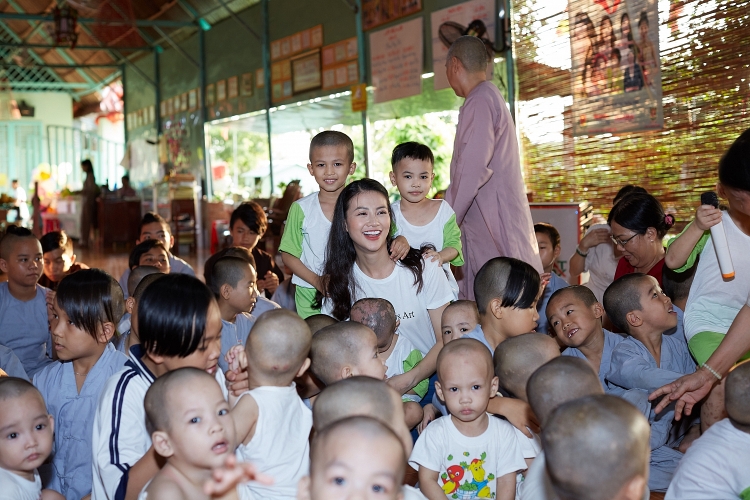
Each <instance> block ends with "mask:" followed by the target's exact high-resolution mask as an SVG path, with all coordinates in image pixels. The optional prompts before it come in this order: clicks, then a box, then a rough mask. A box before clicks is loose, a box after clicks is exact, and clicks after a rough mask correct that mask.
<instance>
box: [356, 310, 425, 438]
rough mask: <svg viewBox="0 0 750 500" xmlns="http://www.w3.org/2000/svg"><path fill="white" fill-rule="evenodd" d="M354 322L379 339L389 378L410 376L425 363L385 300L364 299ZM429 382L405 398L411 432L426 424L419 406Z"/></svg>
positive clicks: (411, 391)
mask: <svg viewBox="0 0 750 500" xmlns="http://www.w3.org/2000/svg"><path fill="white" fill-rule="evenodd" d="M350 318H351V321H356V322H357V323H362V324H363V325H365V326H367V327H369V328H370V329H371V330H372V331H374V332H375V335H376V336H377V338H378V357H380V358H381V359H383V360H384V361H383V362H384V363H385V368H386V372H385V376H386V378H391V377H393V376H396V375H401V374H402V373H406V372H408V371H409V370H411V369H412V368H414V367H415V366H416V365H417V364H418V363H419V362H420V361H422V358H423V356H422V353H421V352H420V351H419V349H417V348H416V347H415V346H414V344H412V343H411V341H410V340H409V339H407V338H406V337H405V336H403V335H399V334H398V333H396V331H397V328H398V321H397V319H396V311H395V310H394V309H393V305H392V304H391V303H390V302H389V301H387V300H385V299H377V298H366V299H360V300H358V301H357V302H355V303H354V304H353V305H352V310H351V313H350ZM429 384H430V381H429V380H426V379H425V380H422V381H421V382H420V383H419V384H417V386H416V387H414V388H413V389H411V390H409V391H407V392H406V394H404V396H403V400H404V413H405V414H406V423H407V425H408V426H409V428H410V429H411V428H414V427H415V426H416V425H417V424H418V423H419V422H421V421H422V416H423V413H422V407H421V406H420V405H419V402H420V401H421V400H422V398H423V397H424V396H425V394H427V390H428V389H429Z"/></svg>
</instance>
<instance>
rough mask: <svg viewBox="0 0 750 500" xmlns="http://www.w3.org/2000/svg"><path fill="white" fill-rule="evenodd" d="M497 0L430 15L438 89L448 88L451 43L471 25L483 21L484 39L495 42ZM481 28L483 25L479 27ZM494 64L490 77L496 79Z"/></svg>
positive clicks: (474, 2)
mask: <svg viewBox="0 0 750 500" xmlns="http://www.w3.org/2000/svg"><path fill="white" fill-rule="evenodd" d="M496 17H497V16H496V15H495V0H471V1H469V2H464V3H460V4H458V5H454V6H452V7H448V8H446V9H441V10H436V11H435V12H433V13H432V15H431V16H430V22H431V24H432V26H431V34H432V71H433V72H434V73H435V77H434V79H433V84H434V86H435V90H440V89H447V88H448V87H449V85H448V78H447V77H446V76H445V58H446V56H447V55H448V49H449V48H450V46H451V44H452V43H453V42H454V41H455V40H456V39H457V38H458V37H460V36H462V35H463V34H464V33H466V30H467V28H468V27H469V25H470V24H472V23H474V25H475V26H477V22H481V23H482V25H484V27H485V34H484V36H483V37H482V38H484V39H486V40H489V42H490V45H492V43H493V42H494V41H495V18H496ZM479 26H481V25H479ZM492 68H493V65H492V64H490V65H489V67H488V68H487V77H488V78H492Z"/></svg>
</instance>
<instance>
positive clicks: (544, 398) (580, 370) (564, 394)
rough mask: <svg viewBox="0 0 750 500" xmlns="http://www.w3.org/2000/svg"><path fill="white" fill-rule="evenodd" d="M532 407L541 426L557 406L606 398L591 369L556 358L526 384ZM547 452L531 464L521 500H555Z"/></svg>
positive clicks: (581, 362)
mask: <svg viewBox="0 0 750 500" xmlns="http://www.w3.org/2000/svg"><path fill="white" fill-rule="evenodd" d="M526 394H527V397H528V398H529V404H531V408H532V409H533V410H534V413H535V414H536V416H537V418H539V421H540V422H541V424H542V430H543V429H544V426H545V423H546V422H547V421H548V420H549V416H550V414H551V413H552V411H553V410H555V409H556V408H557V407H558V406H560V405H561V404H563V403H566V402H568V401H573V400H574V399H578V398H582V397H584V396H591V395H595V394H604V390H603V389H602V384H601V382H599V377H598V376H597V374H596V373H595V372H594V370H592V369H591V365H590V364H589V363H588V362H587V361H585V360H583V359H579V358H573V357H570V356H565V357H557V358H555V359H553V360H551V361H549V362H547V363H546V364H544V365H542V366H541V367H539V368H538V369H537V370H536V371H535V372H534V373H533V374H532V375H531V377H529V380H528V382H527V384H526ZM545 463H546V459H545V456H544V451H542V452H541V453H540V454H539V455H537V457H536V459H534V462H532V464H531V466H530V467H529V470H528V471H527V472H526V477H525V480H524V482H523V486H522V487H521V492H520V495H519V496H518V498H519V500H554V499H555V498H556V495H555V492H554V490H553V489H552V483H551V482H550V478H549V474H547V470H546V467H545Z"/></svg>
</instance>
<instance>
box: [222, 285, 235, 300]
mask: <svg viewBox="0 0 750 500" xmlns="http://www.w3.org/2000/svg"><path fill="white" fill-rule="evenodd" d="M233 290H234V288H232V287H231V286H229V283H224V284H223V285H221V288H219V294H220V295H221V298H222V299H224V300H229V296H230V295H231V294H232V291H233Z"/></svg>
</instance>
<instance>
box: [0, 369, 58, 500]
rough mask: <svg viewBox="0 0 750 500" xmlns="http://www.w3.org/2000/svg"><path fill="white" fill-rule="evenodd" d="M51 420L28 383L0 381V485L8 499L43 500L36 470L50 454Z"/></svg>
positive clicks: (17, 379) (23, 381)
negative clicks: (0, 433) (0, 437)
mask: <svg viewBox="0 0 750 500" xmlns="http://www.w3.org/2000/svg"><path fill="white" fill-rule="evenodd" d="M54 424H55V422H54V420H53V419H52V416H51V415H49V414H48V413H47V408H46V406H45V404H44V399H42V395H41V394H40V393H39V391H38V390H37V389H36V388H35V387H34V386H33V385H31V383H30V382H29V381H27V380H23V379H20V378H14V377H0V429H1V430H2V439H1V440H0V484H1V485H2V493H0V495H2V496H3V497H4V498H8V499H14V500H15V499H27V498H31V499H37V498H42V481H41V479H40V477H39V473H38V472H37V470H36V469H37V467H39V466H40V465H42V464H43V463H44V462H45V460H47V457H49V455H50V453H51V452H52V433H53V431H54V429H55V425H54Z"/></svg>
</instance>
